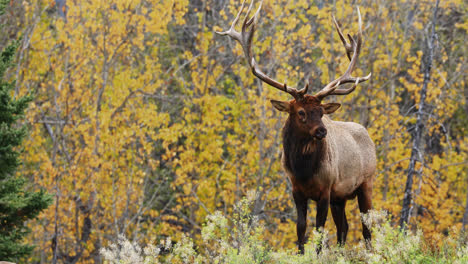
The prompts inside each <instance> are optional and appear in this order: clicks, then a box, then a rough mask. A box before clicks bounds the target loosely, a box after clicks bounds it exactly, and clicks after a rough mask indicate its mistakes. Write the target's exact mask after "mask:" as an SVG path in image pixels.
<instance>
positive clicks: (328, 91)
mask: <svg viewBox="0 0 468 264" xmlns="http://www.w3.org/2000/svg"><path fill="white" fill-rule="evenodd" d="M357 12H358V18H359V31H358V34H357V37H356V38H357V40H354V38H353V37H352V36H351V35H349V34H348V38H349V41H350V42H351V44H350V43H348V42H347V41H346V39H345V38H344V36H343V33H342V32H341V29H340V27H339V26H338V23H337V22H336V20H335V17H333V22H334V24H335V27H336V30H337V31H338V34H339V35H340V39H341V41H342V42H343V45H344V47H345V49H346V55H347V56H348V58H349V59H350V60H351V61H350V62H349V66H348V69H347V70H346V72H345V73H344V74H343V75H342V76H341V77H339V78H338V79H336V80H334V81H332V82H330V83H329V84H327V85H326V86H325V87H324V88H323V89H322V90H320V91H319V92H318V93H317V94H315V97H316V98H317V99H319V100H322V99H323V98H325V97H327V96H329V95H345V94H349V93H351V92H352V91H354V89H356V86H357V85H358V83H360V82H364V81H367V80H369V78H370V77H371V73H369V75H367V76H366V77H352V76H351V73H352V72H353V70H354V68H355V66H356V62H357V60H358V57H359V53H360V51H361V44H362V20H361V12H359V8H357ZM351 52H352V53H353V56H352V57H350V55H351ZM345 83H354V85H353V86H352V87H350V88H347V89H337V88H338V86H340V85H342V84H345Z"/></svg>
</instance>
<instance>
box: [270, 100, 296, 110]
mask: <svg viewBox="0 0 468 264" xmlns="http://www.w3.org/2000/svg"><path fill="white" fill-rule="evenodd" d="M270 102H271V104H272V105H273V106H274V107H275V108H276V109H278V110H280V111H281V112H288V113H290V112H291V105H290V104H289V102H287V101H278V100H273V99H272V100H270Z"/></svg>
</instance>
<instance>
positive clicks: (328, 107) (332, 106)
mask: <svg viewBox="0 0 468 264" xmlns="http://www.w3.org/2000/svg"><path fill="white" fill-rule="evenodd" d="M340 106H341V104H338V103H329V104H323V105H322V107H323V110H324V112H325V114H331V113H333V112H335V111H336V110H338V108H340Z"/></svg>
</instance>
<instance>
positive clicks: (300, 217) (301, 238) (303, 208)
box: [293, 192, 307, 254]
mask: <svg viewBox="0 0 468 264" xmlns="http://www.w3.org/2000/svg"><path fill="white" fill-rule="evenodd" d="M293 197H294V202H295V203H296V210H297V221H296V231H297V248H298V250H299V254H304V244H305V232H306V228H307V198H306V197H305V196H304V195H303V194H302V193H299V192H295V193H293Z"/></svg>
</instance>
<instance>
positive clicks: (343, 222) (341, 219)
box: [331, 200, 348, 246]
mask: <svg viewBox="0 0 468 264" xmlns="http://www.w3.org/2000/svg"><path fill="white" fill-rule="evenodd" d="M345 206H346V200H342V201H333V202H331V212H332V216H333V221H335V225H336V234H337V238H338V245H340V246H343V245H344V244H345V243H346V236H347V235H348V220H347V219H346V212H345Z"/></svg>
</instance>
